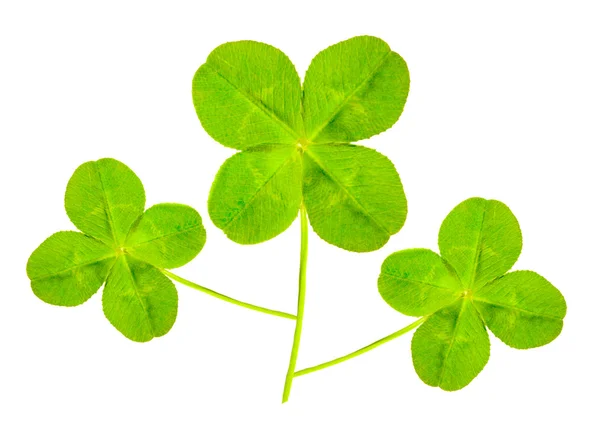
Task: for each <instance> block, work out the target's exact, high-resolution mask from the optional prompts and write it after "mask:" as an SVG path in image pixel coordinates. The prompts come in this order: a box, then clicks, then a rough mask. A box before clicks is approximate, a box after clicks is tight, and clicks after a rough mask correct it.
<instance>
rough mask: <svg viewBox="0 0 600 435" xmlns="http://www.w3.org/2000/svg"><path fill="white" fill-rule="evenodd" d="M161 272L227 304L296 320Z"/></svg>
mask: <svg viewBox="0 0 600 435" xmlns="http://www.w3.org/2000/svg"><path fill="white" fill-rule="evenodd" d="M160 271H161V272H162V273H163V274H165V275H166V276H168V277H169V278H171V279H172V280H174V281H177V282H179V283H181V284H184V285H187V286H188V287H191V288H193V289H195V290H200V291H201V292H204V293H206V294H209V295H211V296H214V297H215V298H217V299H221V300H222V301H226V302H229V303H232V304H234V305H238V306H240V307H244V308H249V309H251V310H254V311H259V312H261V313H265V314H271V315H272V316H277V317H283V318H285V319H292V320H295V319H296V316H294V315H293V314H288V313H284V312H283V311H277V310H271V309H269V308H264V307H259V306H258V305H253V304H249V303H247V302H242V301H238V300H237V299H233V298H230V297H229V296H225V295H223V294H221V293H218V292H216V291H214V290H211V289H209V288H206V287H204V286H201V285H200V284H196V283H193V282H191V281H188V280H187V279H185V278H182V277H180V276H177V275H175V274H174V273H173V272H169V271H168V270H165V269H161V270H160Z"/></svg>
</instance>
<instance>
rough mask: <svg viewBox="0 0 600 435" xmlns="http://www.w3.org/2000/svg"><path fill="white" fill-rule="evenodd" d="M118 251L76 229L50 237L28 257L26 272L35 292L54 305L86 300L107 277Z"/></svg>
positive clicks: (77, 302) (80, 302) (77, 303)
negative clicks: (75, 230)
mask: <svg viewBox="0 0 600 435" xmlns="http://www.w3.org/2000/svg"><path fill="white" fill-rule="evenodd" d="M115 254H116V253H115V251H114V250H113V249H112V248H110V247H108V246H106V245H105V244H104V243H102V242H99V241H98V240H96V239H93V238H91V237H88V236H85V235H83V234H81V233H77V232H74V231H61V232H58V233H55V234H53V235H52V236H50V237H49V238H47V239H46V240H45V241H44V242H43V243H42V244H41V245H40V246H39V247H38V248H37V249H36V250H35V251H33V254H31V257H29V261H28V262H27V276H28V277H29V279H30V280H31V288H32V289H33V292H34V293H35V295H36V296H37V297H38V298H40V299H41V300H43V301H44V302H47V303H49V304H53V305H62V306H68V307H71V306H75V305H79V304H82V303H84V302H85V301H87V300H88V299H89V298H90V297H92V295H93V294H94V293H96V292H97V291H98V289H99V288H100V286H101V285H102V284H103V283H104V281H105V280H106V276H107V275H108V272H109V270H110V267H111V266H112V264H113V263H114V261H115Z"/></svg>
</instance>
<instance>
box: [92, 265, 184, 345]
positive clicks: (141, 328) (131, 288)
mask: <svg viewBox="0 0 600 435" xmlns="http://www.w3.org/2000/svg"><path fill="white" fill-rule="evenodd" d="M102 307H103V309H104V314H105V315H106V318H107V319H108V320H109V321H110V323H112V324H113V326H114V327H115V328H117V329H118V330H119V331H120V332H121V333H122V334H123V335H124V336H125V337H127V338H129V339H130V340H133V341H139V342H144V341H150V340H152V338H154V337H160V336H162V335H165V334H166V333H167V332H169V330H170V329H171V327H172V326H173V324H174V323H175V318H176V317H177V291H176V290H175V286H174V285H173V283H172V282H171V281H170V280H169V279H168V278H166V277H165V276H164V275H163V274H162V273H160V271H159V270H158V269H156V268H155V267H154V266H151V265H149V264H147V263H143V262H139V261H136V260H134V259H132V258H127V256H126V255H122V256H120V257H119V259H118V260H117V262H116V264H115V266H114V267H113V269H112V271H111V273H110V275H109V277H108V281H107V282H106V286H105V288H104V292H103V294H102Z"/></svg>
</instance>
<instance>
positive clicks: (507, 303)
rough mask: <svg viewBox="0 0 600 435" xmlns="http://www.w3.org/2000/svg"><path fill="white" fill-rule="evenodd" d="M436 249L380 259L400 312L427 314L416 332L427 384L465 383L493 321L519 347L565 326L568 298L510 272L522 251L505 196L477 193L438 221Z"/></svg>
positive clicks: (383, 287)
mask: <svg viewBox="0 0 600 435" xmlns="http://www.w3.org/2000/svg"><path fill="white" fill-rule="evenodd" d="M438 244H439V248H440V254H441V255H438V254H436V253H435V252H433V251H430V250H428V249H407V250H403V251H399V252H396V253H394V254H392V255H390V256H389V257H388V258H387V259H386V260H385V261H384V263H383V265H382V267H381V275H380V276H379V283H378V284H379V292H380V294H381V296H382V297H383V299H384V300H385V301H386V302H387V303H388V304H389V305H391V306H392V307H393V308H395V309H396V310H398V311H400V312H401V313H402V314H406V315H409V316H426V318H427V320H425V322H424V323H423V324H422V325H421V326H420V327H419V329H417V331H416V332H415V335H414V336H413V340H412V356H413V364H414V367H415V370H416V372H417V374H418V375H419V377H420V378H421V379H422V380H423V382H425V383H426V384H428V385H431V386H439V387H440V388H442V389H444V390H448V391H452V390H458V389H460V388H463V387H465V386H466V385H467V384H469V382H471V381H472V380H473V379H474V378H475V376H477V374H478V373H479V372H480V371H481V370H482V369H483V367H484V366H485V364H486V363H487V361H488V358H489V355H490V341H489V337H488V334H487V331H486V326H487V328H488V329H489V330H490V331H492V332H493V333H494V335H496V337H498V338H499V339H500V340H502V341H503V342H504V343H506V344H507V345H509V346H511V347H514V348H517V349H529V348H532V347H538V346H543V345H545V344H547V343H549V342H551V341H552V340H554V339H555V338H556V337H557V336H558V334H560V331H561V330H562V326H563V318H564V317H565V314H566V309H567V306H566V303H565V300H564V298H563V296H562V294H561V293H560V292H559V291H558V290H557V289H556V288H555V287H554V286H553V285H552V284H550V283H549V282H548V281H547V280H546V279H545V278H543V277H542V276H540V275H538V274H537V273H535V272H531V271H516V272H510V273H507V272H508V270H509V269H510V268H511V267H512V266H513V265H514V264H515V262H516V261H517V258H518V257H519V254H520V253H521V246H522V239H521V231H520V228H519V223H518V222H517V219H516V218H515V216H514V215H513V214H512V212H511V211H510V210H509V208H508V207H507V206H506V205H504V204H503V203H501V202H499V201H495V200H485V199H482V198H471V199H468V200H466V201H464V202H462V203H461V204H459V205H458V206H457V207H456V208H454V210H452V211H451V212H450V214H449V215H448V216H447V217H446V219H445V220H444V222H443V223H442V226H441V228H440V233H439V239H438Z"/></svg>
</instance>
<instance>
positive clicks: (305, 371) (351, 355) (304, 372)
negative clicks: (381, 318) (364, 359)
mask: <svg viewBox="0 0 600 435" xmlns="http://www.w3.org/2000/svg"><path fill="white" fill-rule="evenodd" d="M425 320H427V317H421V318H420V319H419V320H417V321H416V322H414V323H411V324H410V325H408V326H406V327H404V328H402V329H401V330H399V331H396V332H394V333H393V334H390V335H388V336H387V337H383V338H382V339H381V340H377V341H376V342H374V343H371V344H369V345H368V346H365V347H363V348H361V349H358V350H356V351H354V352H352V353H349V354H348V355H345V356H342V357H339V358H336V359H334V360H331V361H328V362H325V363H323V364H319V365H316V366H313V367H309V368H306V369H302V370H299V371H297V372H296V373H295V374H294V376H295V377H298V376H302V375H307V374H309V373H312V372H317V371H319V370H323V369H326V368H327V367H331V366H334V365H336V364H339V363H341V362H344V361H348V360H349V359H352V358H354V357H355V356H359V355H362V354H363V353H365V352H368V351H370V350H371V349H375V348H376V347H379V346H381V345H382V344H384V343H387V342H388V341H392V340H393V339H394V338H397V337H400V336H401V335H404V334H406V333H407V332H409V331H411V330H413V329H415V328H416V327H417V326H419V325H420V324H421V323H423V322H424V321H425Z"/></svg>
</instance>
